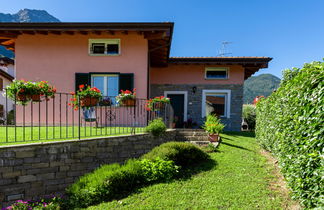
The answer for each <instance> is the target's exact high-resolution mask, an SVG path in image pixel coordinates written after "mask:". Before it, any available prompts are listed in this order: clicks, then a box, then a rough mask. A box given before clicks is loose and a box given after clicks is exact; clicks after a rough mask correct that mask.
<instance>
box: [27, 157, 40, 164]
mask: <svg viewBox="0 0 324 210" xmlns="http://www.w3.org/2000/svg"><path fill="white" fill-rule="evenodd" d="M40 161H41V159H40V158H39V157H35V158H34V157H27V158H24V163H40Z"/></svg>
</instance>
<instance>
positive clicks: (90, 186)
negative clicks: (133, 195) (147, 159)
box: [67, 160, 146, 208]
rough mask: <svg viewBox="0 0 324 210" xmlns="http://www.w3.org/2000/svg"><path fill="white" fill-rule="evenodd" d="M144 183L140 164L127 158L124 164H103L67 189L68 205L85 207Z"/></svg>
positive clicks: (115, 196) (116, 196)
mask: <svg viewBox="0 0 324 210" xmlns="http://www.w3.org/2000/svg"><path fill="white" fill-rule="evenodd" d="M145 183H146V180H145V176H144V173H143V169H142V164H141V162H140V161H137V160H129V161H128V162H127V163H126V164H125V165H122V166H121V165H119V164H110V165H104V166H102V167H100V168H98V169H97V170H95V171H94V172H92V173H89V174H86V175H84V176H82V177H81V178H80V179H79V180H78V181H77V182H76V183H74V184H73V185H72V186H71V187H69V188H68V189H67V195H68V196H69V205H70V206H71V208H72V207H87V206H90V205H93V204H97V203H100V202H102V201H107V200H111V199H115V198H118V197H119V196H122V195H123V194H124V193H128V192H129V191H131V190H134V189H136V188H137V187H139V186H141V185H143V184H145Z"/></svg>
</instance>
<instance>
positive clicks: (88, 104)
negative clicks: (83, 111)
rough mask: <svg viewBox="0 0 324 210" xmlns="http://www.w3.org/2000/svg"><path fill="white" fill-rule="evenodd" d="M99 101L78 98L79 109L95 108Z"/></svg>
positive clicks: (89, 98)
mask: <svg viewBox="0 0 324 210" xmlns="http://www.w3.org/2000/svg"><path fill="white" fill-rule="evenodd" d="M98 101H99V99H98V98H93V97H84V98H80V105H81V107H91V106H96V105H97V104H98Z"/></svg>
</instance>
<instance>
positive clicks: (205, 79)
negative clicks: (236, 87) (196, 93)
mask: <svg viewBox="0 0 324 210" xmlns="http://www.w3.org/2000/svg"><path fill="white" fill-rule="evenodd" d="M205 80H229V78H205Z"/></svg>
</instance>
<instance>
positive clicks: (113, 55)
mask: <svg viewBox="0 0 324 210" xmlns="http://www.w3.org/2000/svg"><path fill="white" fill-rule="evenodd" d="M120 55H121V54H89V56H99V57H101V56H104V57H105V56H112V57H115V56H120Z"/></svg>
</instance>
